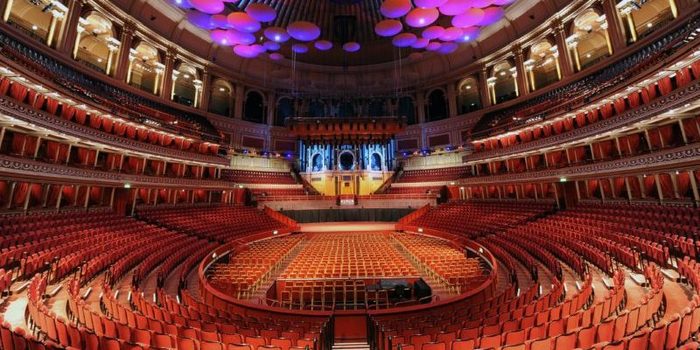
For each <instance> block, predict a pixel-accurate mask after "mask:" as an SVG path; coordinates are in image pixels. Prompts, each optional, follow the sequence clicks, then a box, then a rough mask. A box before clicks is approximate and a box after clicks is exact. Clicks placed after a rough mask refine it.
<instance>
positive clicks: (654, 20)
mask: <svg viewBox="0 0 700 350" xmlns="http://www.w3.org/2000/svg"><path fill="white" fill-rule="evenodd" d="M675 6H676V4H675V2H674V1H672V0H649V1H641V4H640V6H639V7H633V8H632V12H630V15H631V16H632V22H633V23H634V30H635V32H636V38H637V39H639V38H641V37H644V36H646V35H647V34H649V33H651V32H653V31H654V30H655V29H656V28H658V27H660V26H659V24H663V23H664V22H666V21H668V20H671V19H673V18H675V17H676V16H677V13H676V12H677V10H676V9H675V8H674V7H675ZM628 31H629V30H628Z"/></svg>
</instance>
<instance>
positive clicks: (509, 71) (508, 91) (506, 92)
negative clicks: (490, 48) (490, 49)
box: [487, 60, 518, 104]
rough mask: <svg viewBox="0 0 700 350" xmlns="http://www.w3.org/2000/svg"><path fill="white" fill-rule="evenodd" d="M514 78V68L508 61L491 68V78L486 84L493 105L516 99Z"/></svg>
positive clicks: (515, 73)
mask: <svg viewBox="0 0 700 350" xmlns="http://www.w3.org/2000/svg"><path fill="white" fill-rule="evenodd" d="M516 76H517V72H516V69H515V66H514V65H513V64H512V63H511V62H510V61H508V60H504V61H501V62H499V63H497V64H496V65H494V66H493V69H492V70H491V77H490V78H489V79H488V82H487V83H488V87H489V91H490V93H491V102H492V103H493V104H497V103H501V102H503V101H508V100H512V99H514V98H516V97H518V85H517V84H518V83H517V81H516V80H515V77H516Z"/></svg>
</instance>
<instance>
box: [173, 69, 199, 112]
mask: <svg viewBox="0 0 700 350" xmlns="http://www.w3.org/2000/svg"><path fill="white" fill-rule="evenodd" d="M201 89H202V81H201V80H200V79H199V73H198V72H197V69H196V68H195V67H193V66H191V65H189V64H187V63H184V62H180V63H179V64H178V65H177V67H176V68H175V70H173V88H172V91H171V96H170V97H171V99H172V100H173V101H175V102H177V103H180V104H183V105H185V106H193V107H197V105H198V104H199V95H200V91H201Z"/></svg>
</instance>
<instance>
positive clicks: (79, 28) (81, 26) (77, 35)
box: [70, 18, 86, 59]
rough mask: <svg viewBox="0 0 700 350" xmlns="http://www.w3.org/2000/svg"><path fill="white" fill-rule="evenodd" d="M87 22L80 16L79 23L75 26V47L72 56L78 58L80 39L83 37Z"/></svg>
mask: <svg viewBox="0 0 700 350" xmlns="http://www.w3.org/2000/svg"><path fill="white" fill-rule="evenodd" d="M85 24H86V21H85V20H84V19H82V18H79V23H78V24H77V25H76V27H75V35H73V37H74V38H75V39H73V47H72V50H71V51H70V52H71V58H73V59H76V58H77V57H78V49H79V48H80V39H82V37H83V33H84V32H85V27H84V26H85Z"/></svg>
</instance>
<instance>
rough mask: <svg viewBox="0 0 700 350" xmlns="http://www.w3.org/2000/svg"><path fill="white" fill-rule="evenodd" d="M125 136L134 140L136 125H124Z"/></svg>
mask: <svg viewBox="0 0 700 350" xmlns="http://www.w3.org/2000/svg"><path fill="white" fill-rule="evenodd" d="M126 137H128V138H130V139H132V140H135V139H136V127H135V126H133V125H127V126H126Z"/></svg>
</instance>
